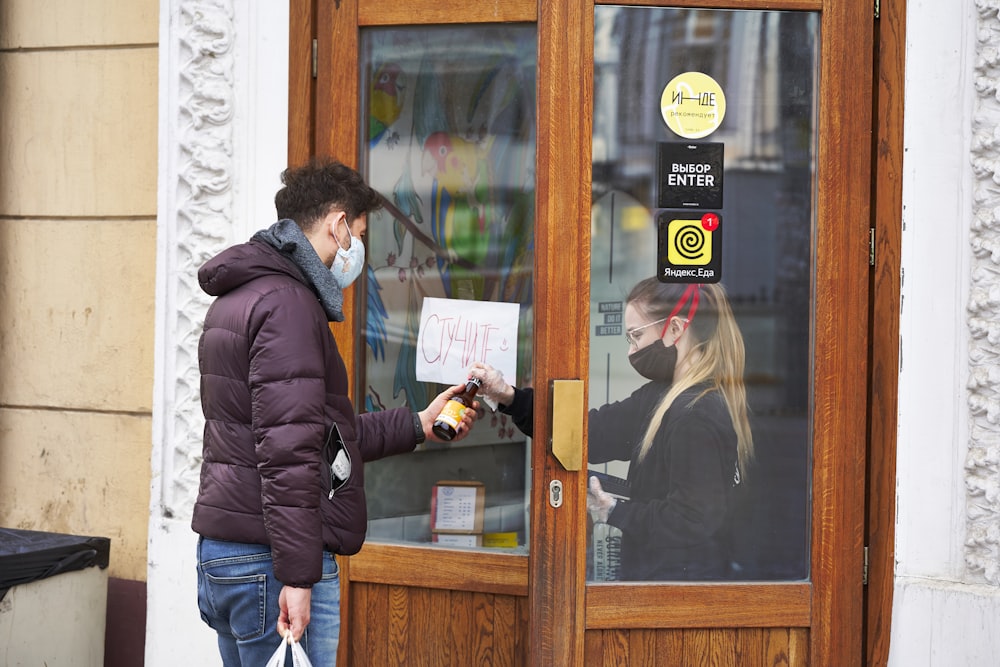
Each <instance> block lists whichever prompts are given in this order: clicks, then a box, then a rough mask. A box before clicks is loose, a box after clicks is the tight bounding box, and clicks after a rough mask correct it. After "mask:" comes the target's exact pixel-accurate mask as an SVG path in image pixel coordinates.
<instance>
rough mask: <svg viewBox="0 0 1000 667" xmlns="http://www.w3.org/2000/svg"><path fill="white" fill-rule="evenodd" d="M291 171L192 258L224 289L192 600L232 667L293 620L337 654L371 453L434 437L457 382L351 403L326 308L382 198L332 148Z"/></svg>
mask: <svg viewBox="0 0 1000 667" xmlns="http://www.w3.org/2000/svg"><path fill="white" fill-rule="evenodd" d="M282 183H283V184H284V187H283V188H282V189H281V190H279V191H278V193H277V194H276V195H275V198H274V200H275V206H276V208H277V213H278V218H279V220H278V222H276V223H275V224H274V225H272V226H271V227H269V228H268V229H265V230H261V231H259V232H257V233H256V234H255V235H254V236H253V238H251V239H250V241H248V242H247V243H242V244H239V245H235V246H232V247H230V248H228V249H227V250H224V251H223V252H221V253H220V254H218V255H217V256H215V257H214V258H213V259H211V260H210V261H208V262H207V263H206V264H205V265H204V266H203V267H202V268H201V269H200V270H199V272H198V279H199V281H200V283H201V286H202V289H204V290H205V292H207V293H208V294H210V295H212V296H214V297H216V299H215V301H214V302H213V303H212V305H211V307H210V308H209V310H208V314H207V315H206V317H205V327H204V331H203V333H202V336H201V341H200V344H199V346H198V360H199V366H200V369H201V402H202V410H203V412H204V415H205V433H204V448H203V456H202V459H203V460H202V467H201V484H200V487H199V490H198V499H197V502H196V503H195V506H194V515H193V518H192V522H191V525H192V528H193V529H194V531H195V532H196V533H198V534H199V536H200V537H199V540H198V606H199V609H200V611H201V615H202V618H203V619H204V620H205V622H206V623H208V624H209V625H210V626H211V627H212V628H213V629H214V630H215V631H216V632H217V633H218V639H219V651H220V653H221V654H222V660H223V663H224V665H225V666H226V667H231V666H236V665H253V666H254V667H259V666H260V665H264V664H265V663H266V662H267V659H268V658H269V657H270V656H271V654H272V653H273V652H274V651H275V649H276V648H277V647H278V646H279V644H280V643H281V640H282V638H284V637H286V636H287V635H288V634H290V635H291V637H292V639H294V640H296V641H299V640H301V642H302V644H303V647H304V648H305V649H306V652H307V653H308V655H309V658H310V660H311V661H312V663H313V664H314V665H317V666H319V665H324V666H328V665H333V664H335V662H336V654H337V644H338V640H339V634H340V581H339V576H338V570H337V562H336V560H335V559H334V554H344V555H350V554H354V553H357V552H358V550H359V549H360V548H361V545H362V543H363V542H364V538H365V528H366V526H367V512H366V507H365V494H364V474H363V462H364V461H372V460H375V459H378V458H381V457H384V456H389V455H392V454H399V453H403V452H408V451H411V450H413V448H414V447H416V445H417V444H419V443H421V442H423V441H424V439H425V438H431V439H434V440H437V438H436V437H435V436H433V434H432V431H431V426H432V424H433V422H434V419H435V418H436V417H437V415H438V414H439V413H440V411H441V409H442V408H443V407H444V404H445V403H446V402H447V401H448V399H449V398H450V397H451V396H453V395H454V394H456V393H458V392H460V391H462V389H463V386H462V385H456V386H454V387H451V388H450V389H448V390H446V391H444V392H442V393H441V394H440V395H438V396H437V397H436V398H435V399H434V400H433V401H432V402H431V404H430V405H429V406H428V407H427V408H426V409H425V410H423V411H421V412H413V411H411V410H409V409H408V408H395V409H391V410H385V411H382V412H375V413H367V414H362V415H357V414H355V412H354V408H353V405H352V403H351V400H350V397H349V396H348V383H347V371H346V367H345V365H344V361H343V359H342V358H341V356H340V353H339V352H338V350H337V344H336V342H335V341H334V338H333V335H332V334H331V332H330V328H329V322H330V321H334V322H341V321H343V320H344V314H343V312H342V306H343V293H342V290H343V289H344V288H345V287H347V286H348V285H350V284H351V283H352V282H353V281H354V280H355V279H356V278H357V277H358V275H360V273H361V272H362V270H363V268H364V244H363V242H362V241H361V236H362V235H363V234H364V232H365V229H366V226H367V214H368V213H369V212H371V211H375V210H377V209H378V208H379V207H380V206H381V198H380V196H379V195H378V193H377V192H376V191H375V190H373V189H372V188H371V187H369V186H368V185H367V184H366V183H365V182H364V180H363V179H362V178H361V176H360V174H358V173H357V172H356V171H355V170H353V169H351V168H350V167H347V166H345V165H343V164H341V163H339V162H336V161H313V162H310V163H309V164H307V165H304V166H302V167H298V168H293V169H288V170H286V171H285V172H284V173H283V174H282ZM474 412H475V411H474V410H468V411H467V412H466V416H465V417H464V419H463V425H462V429H461V431H460V434H459V437H463V436H464V435H465V434H467V433H468V432H469V429H470V428H471V426H472V419H473V416H474ZM338 435H339V436H340V437H339V441H338V438H337V436H338ZM331 462H333V463H334V465H333V466H332V469H331V465H330V463H331ZM307 626H308V632H307V631H306V628H307Z"/></svg>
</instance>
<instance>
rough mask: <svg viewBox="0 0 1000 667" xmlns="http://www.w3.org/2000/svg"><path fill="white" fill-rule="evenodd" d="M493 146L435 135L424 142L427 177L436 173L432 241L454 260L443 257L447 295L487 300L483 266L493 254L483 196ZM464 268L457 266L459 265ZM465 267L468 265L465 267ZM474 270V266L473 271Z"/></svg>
mask: <svg viewBox="0 0 1000 667" xmlns="http://www.w3.org/2000/svg"><path fill="white" fill-rule="evenodd" d="M488 150H489V147H488V144H487V145H482V144H480V143H476V142H471V141H467V140H466V139H463V138H461V137H459V136H458V135H455V134H450V133H448V132H434V133H433V134H431V135H430V136H428V137H427V139H426V140H425V141H424V152H423V167H424V173H428V172H430V173H432V174H433V176H434V182H433V185H432V186H431V236H433V238H434V240H435V241H437V244H438V246H440V247H441V248H442V249H444V250H446V251H447V252H448V255H449V259H450V260H451V261H448V260H445V259H444V258H441V257H439V258H438V269H439V270H440V272H441V278H442V280H443V281H444V290H445V294H446V295H447V296H449V297H456V298H463V299H480V298H482V296H483V295H482V291H483V290H482V286H483V285H482V283H483V276H482V274H481V273H480V272H477V271H474V270H472V268H473V267H477V268H478V267H482V266H483V262H484V260H485V259H486V255H487V252H488V251H489V244H490V236H489V233H488V230H487V228H486V207H485V203H484V201H482V199H481V197H480V196H481V195H482V194H484V188H485V185H486V184H488V183H489V169H488V163H487V160H486V156H487V155H488ZM458 260H462V261H460V262H458V263H459V264H460V266H453V264H454V263H456V261H458ZM463 265H464V266H463ZM469 265H472V266H471V267H470V266H469Z"/></svg>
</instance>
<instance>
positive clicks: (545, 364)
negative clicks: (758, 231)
mask: <svg viewBox="0 0 1000 667" xmlns="http://www.w3.org/2000/svg"><path fill="white" fill-rule="evenodd" d="M631 4H632V5H633V6H635V7H642V8H648V9H655V8H656V5H659V4H661V3H658V2H655V1H643V2H636V3H631ZM602 6H605V5H604V3H597V4H596V5H595V4H594V3H593V2H581V1H579V0H552V1H545V2H538V3H536V2H535V1H534V0H530V1H529V0H518V1H512V2H504V3H454V2H451V3H449V2H438V1H436V0H419V1H415V0H409V1H406V2H391V1H388V0H378V1H375V0H338V1H337V2H319V3H312V2H306V1H304V0H292V1H291V9H292V12H291V15H292V23H291V58H290V67H291V71H290V86H291V89H290V98H289V99H290V111H291V113H290V116H291V118H292V123H291V130H290V148H289V159H290V162H293V163H294V162H298V161H301V160H304V159H306V158H307V157H309V156H311V155H335V156H337V157H339V158H340V159H342V160H344V161H345V162H348V163H349V164H354V165H360V164H361V162H362V161H363V155H364V150H365V149H364V146H363V143H364V140H365V138H366V137H369V135H368V134H367V133H366V125H367V122H368V121H367V118H364V119H363V117H362V103H361V101H362V99H363V98H364V91H362V90H361V81H362V62H363V60H364V54H363V53H362V52H361V51H362V46H363V44H364V43H365V42H364V40H365V32H364V31H366V30H371V29H382V28H409V27H424V26H433V27H435V28H441V27H445V28H446V27H447V26H456V27H457V26H463V27H467V26H469V25H474V24H483V25H494V24H502V25H506V24H517V25H525V26H530V27H531V28H532V29H533V30H534V31H535V34H536V35H537V51H536V54H535V57H536V60H537V70H536V74H535V82H536V83H535V85H536V88H535V97H536V107H535V118H534V122H535V124H536V125H535V132H536V134H535V137H534V141H535V151H536V157H535V166H534V173H533V178H534V188H535V198H534V215H533V239H532V240H533V256H534V264H533V267H534V271H533V276H532V279H533V282H532V289H531V307H532V310H533V317H532V331H531V357H532V358H531V361H530V382H531V384H532V385H533V386H534V387H535V394H534V399H535V404H534V409H535V421H534V437H533V438H532V440H531V441H530V446H529V451H528V457H529V462H530V465H529V466H528V470H529V471H530V472H529V473H528V484H527V487H528V492H527V494H526V497H527V513H528V521H527V525H528V526H529V527H530V528H529V529H528V530H529V536H528V539H527V542H528V545H527V553H523V552H518V553H504V552H503V551H502V550H497V549H476V548H473V549H442V548H440V547H439V546H435V545H426V544H418V543H411V542H407V541H405V540H404V541H402V542H400V541H390V542H386V541H380V540H378V539H369V541H368V543H367V544H366V546H365V547H364V549H363V550H362V552H361V553H360V554H358V555H357V556H354V557H351V558H350V559H343V562H342V565H343V568H342V581H343V593H344V596H343V629H342V639H341V647H342V648H341V658H342V662H343V664H348V665H362V664H364V665H383V664H384V665H395V664H414V665H420V664H427V665H438V664H454V665H468V664H494V665H557V664H558V665H582V664H590V665H620V664H634V665H647V664H670V665H688V664H691V665H694V664H722V665H728V664H733V665H765V664H767V665H769V664H789V665H835V666H838V667H839V666H841V665H851V664H860V663H861V656H862V653H863V645H862V640H861V637H862V573H863V526H864V492H865V491H864V490H865V474H866V470H865V437H866V418H867V417H866V416H867V404H866V364H867V346H868V335H869V332H868V326H867V317H868V301H869V296H868V295H869V284H868V258H869V231H868V230H869V207H870V201H869V199H870V193H869V188H870V186H869V176H870V170H871V148H870V133H871V127H872V119H871V102H870V96H871V91H872V85H871V84H872V81H871V69H872V67H871V64H872V8H871V5H870V3H867V2H865V1H863V0H838V1H837V2H834V1H833V0H768V1H767V2H764V1H763V0H760V1H758V0H732V1H731V2H703V1H702V0H689V1H687V2H673V3H671V4H670V6H669V7H664V8H663V9H664V10H670V9H673V10H678V9H691V10H704V11H707V10H706V9H705V8H708V7H711V8H712V11H730V12H755V11H761V10H766V11H769V12H789V13H792V14H795V15H808V16H810V17H813V18H812V20H814V21H815V25H816V33H815V34H816V38H815V43H814V53H813V55H812V57H813V59H814V65H815V72H816V76H815V79H814V82H813V83H814V85H815V91H811V92H814V93H815V94H814V95H813V96H812V97H810V98H809V99H814V100H815V107H814V109H813V114H814V125H813V127H814V135H812V136H811V137H809V136H807V137H803V138H802V140H803V141H804V142H805V143H806V144H810V142H812V143H811V145H812V148H811V149H810V150H812V151H813V153H812V156H811V158H810V160H809V168H810V170H811V171H810V173H809V174H808V179H809V180H808V183H807V185H806V186H805V189H804V191H803V192H798V193H797V194H798V196H804V197H805V198H806V199H807V200H808V210H809V211H810V215H811V220H810V221H809V222H808V223H806V224H807V226H808V229H809V234H808V249H807V250H806V251H805V254H804V255H803V257H804V259H805V261H806V262H807V269H806V272H805V274H804V275H805V280H806V281H807V282H808V285H807V286H806V288H805V293H806V294H807V295H808V299H809V300H808V304H806V305H805V312H806V313H807V319H806V320H805V324H806V327H805V330H804V331H803V332H802V337H801V338H802V339H801V340H800V341H799V342H800V344H801V345H802V346H803V349H805V350H806V351H807V354H808V363H807V366H808V368H807V372H806V375H805V376H804V380H805V382H804V389H803V392H804V394H803V396H804V399H803V400H804V404H805V406H806V407H805V409H804V410H805V411H804V413H803V414H804V415H805V418H806V419H807V421H808V442H806V443H805V444H806V446H807V447H808V451H809V469H808V478H807V480H806V482H807V484H808V498H807V503H808V509H807V515H808V522H807V530H808V533H807V535H806V540H807V543H808V545H807V550H806V553H807V558H808V562H807V567H806V572H805V576H804V577H802V578H801V579H798V580H772V579H767V578H761V579H759V580H754V581H736V580H733V581H726V582H711V583H702V582H692V583H678V582H637V583H631V582H630V583H623V582H595V581H591V582H590V583H588V555H587V541H588V533H589V532H590V530H591V529H590V526H589V525H588V521H587V512H586V509H585V505H586V483H587V470H586V466H585V465H584V466H575V465H573V464H572V462H571V463H570V464H569V466H567V465H566V464H565V463H566V460H567V459H566V458H565V457H563V458H562V460H560V458H559V457H557V456H556V455H554V454H553V452H552V448H551V443H552V442H553V440H556V441H557V442H558V443H560V446H567V444H568V446H570V447H573V446H574V443H575V446H576V447H578V448H579V454H580V456H581V457H582V459H583V460H586V444H585V442H586V433H587V427H586V423H587V415H586V410H585V409H584V407H585V405H586V402H585V403H584V404H583V405H579V406H578V405H577V404H575V403H572V402H571V403H570V404H569V406H568V410H567V405H566V404H565V403H563V404H559V405H553V402H554V401H553V398H552V396H553V394H552V391H551V388H552V387H553V383H554V382H555V381H561V380H569V381H579V382H582V383H583V386H584V387H587V388H588V389H589V391H591V392H592V391H594V388H593V384H592V382H591V377H592V369H591V365H592V347H593V346H592V343H591V340H592V339H593V336H592V333H593V327H594V320H593V312H592V311H593V310H594V307H595V306H594V303H593V300H592V294H591V281H592V277H593V268H592V267H593V264H592V256H593V253H594V247H595V246H594V241H595V239H594V237H593V232H592V230H593V225H594V220H593V219H592V215H593V212H594V211H593V206H594V204H595V202H594V196H593V190H592V188H593V185H594V182H595V180H597V179H596V177H595V174H594V169H595V147H594V146H593V145H592V143H593V142H592V138H593V136H594V118H595V113H597V111H596V110H595V99H594V94H595V93H594V90H595V61H594V54H595V37H596V36H595V15H596V13H597V12H599V11H600V10H601V7H602ZM607 6H608V7H610V6H611V5H607ZM616 6H617V3H616ZM792 37H793V38H794V35H793V36H792ZM615 39H619V40H622V44H623V45H624V48H623V49H622V51H623V52H625V51H626V50H627V48H628V46H629V45H630V44H631V43H632V42H631V41H630V40H631V39H632V36H630V35H628V34H617V35H615ZM443 45H444V46H447V40H444V44H443ZM807 92H809V91H807ZM799 93H802V91H799ZM775 129H776V130H781V129H782V128H780V127H777V128H775ZM784 129H787V128H784ZM602 178H603V175H602ZM386 194H387V198H389V199H390V200H391V196H390V193H386ZM654 206H655V204H654ZM724 215H726V216H727V217H728V215H729V213H728V212H726V213H724ZM727 252H738V248H732V249H730V250H728V251H727ZM370 259H371V258H370ZM428 266H430V265H429V264H428ZM651 268H652V267H651ZM657 268H659V267H657ZM347 300H348V303H347V307H346V308H345V312H353V313H354V316H353V318H351V319H349V321H348V322H347V326H343V325H334V326H333V331H334V334H335V336H336V337H337V339H338V344H339V345H340V347H341V349H342V350H343V351H344V355H345V358H346V360H347V362H348V365H349V366H350V367H351V368H353V369H355V371H357V370H358V369H359V367H361V366H363V365H364V363H365V361H364V357H365V350H364V345H365V343H364V341H363V340H362V336H361V335H360V334H359V333H358V332H359V331H362V330H363V326H362V323H364V322H365V319H366V317H367V315H366V307H367V301H366V294H365V292H364V291H363V290H360V289H357V288H356V289H355V290H353V293H349V294H348V295H347ZM358 377H361V376H360V375H357V373H356V375H355V378H358ZM362 381H363V380H362ZM358 384H359V381H358V380H357V379H356V380H355V387H354V395H355V399H356V403H357V404H358V405H359V407H363V406H364V403H365V396H366V392H365V391H364V390H363V389H359V387H358ZM584 397H585V399H586V398H587V390H585V392H584ZM800 398H801V397H800ZM559 400H561V399H557V401H556V402H558V401H559ZM590 402H591V403H593V401H590ZM574 410H575V411H576V412H575V414H576V424H575V426H574V427H573V428H568V427H567V421H566V419H567V416H566V415H567V414H570V415H572V414H574ZM554 411H555V413H556V414H557V415H558V416H557V417H556V418H555V419H554V418H553V412H554ZM572 458H573V457H572V456H570V459H572ZM576 467H581V468H582V469H579V470H577V469H568V468H576ZM553 483H556V484H558V485H560V486H561V493H560V494H559V496H558V500H559V501H560V502H552V501H551V493H550V489H551V488H552V485H553ZM372 493H373V490H372V488H371V487H370V486H369V495H370V496H371V494H372ZM338 664H339V663H338Z"/></svg>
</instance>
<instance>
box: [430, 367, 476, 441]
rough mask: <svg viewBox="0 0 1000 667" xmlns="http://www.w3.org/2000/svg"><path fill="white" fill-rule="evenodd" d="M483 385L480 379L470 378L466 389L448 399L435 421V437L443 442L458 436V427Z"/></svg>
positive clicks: (433, 428)
mask: <svg viewBox="0 0 1000 667" xmlns="http://www.w3.org/2000/svg"><path fill="white" fill-rule="evenodd" d="M482 384H483V383H482V380H480V379H479V378H469V380H468V382H466V383H465V389H464V390H463V391H462V392H460V393H458V394H455V395H454V396H452V397H451V398H450V399H448V402H447V403H445V404H444V409H443V410H441V414H439V415H438V417H437V419H435V420H434V426H433V427H432V430H433V431H434V435H436V436H437V437H439V438H441V439H442V440H452V439H454V437H455V436H456V435H458V425H459V424H460V423H461V422H462V415H464V414H465V411H466V410H468V409H469V408H471V407H472V399H473V398H475V396H476V392H477V391H479V387H481V386H482Z"/></svg>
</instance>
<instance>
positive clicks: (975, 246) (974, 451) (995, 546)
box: [965, 0, 1000, 586]
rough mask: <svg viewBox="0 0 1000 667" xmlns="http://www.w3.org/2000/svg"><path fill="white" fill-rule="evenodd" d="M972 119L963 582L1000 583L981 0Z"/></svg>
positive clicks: (990, 180) (992, 161) (985, 13)
mask: <svg viewBox="0 0 1000 667" xmlns="http://www.w3.org/2000/svg"><path fill="white" fill-rule="evenodd" d="M976 7H977V10H978V29H977V35H978V40H977V42H976V56H975V79H974V83H975V89H976V101H975V107H974V111H973V117H972V146H971V152H972V173H973V179H974V183H973V202H972V224H971V229H970V243H971V247H972V260H971V273H970V276H971V285H970V291H969V302H968V313H969V316H968V326H969V375H968V378H969V379H968V383H967V384H968V391H969V397H968V405H969V442H968V452H967V455H966V458H965V488H966V491H967V494H968V495H967V500H966V526H965V529H966V536H965V564H966V567H967V572H966V574H967V577H966V578H967V580H968V581H970V582H972V583H987V584H991V585H993V586H998V585H1000V99H998V92H1000V18H998V14H997V12H998V4H997V2H995V0H978V1H977V2H976Z"/></svg>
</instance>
